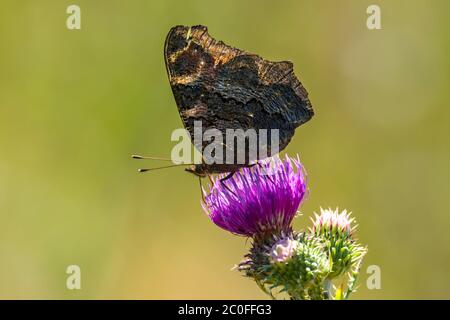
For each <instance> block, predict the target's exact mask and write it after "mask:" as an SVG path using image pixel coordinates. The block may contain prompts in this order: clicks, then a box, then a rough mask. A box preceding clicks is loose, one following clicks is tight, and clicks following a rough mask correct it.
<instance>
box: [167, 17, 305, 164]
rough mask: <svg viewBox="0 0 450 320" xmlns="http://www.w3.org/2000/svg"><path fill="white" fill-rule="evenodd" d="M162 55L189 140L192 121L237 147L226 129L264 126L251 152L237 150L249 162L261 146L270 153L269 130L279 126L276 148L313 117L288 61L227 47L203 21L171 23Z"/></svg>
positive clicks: (245, 129) (301, 87) (282, 145)
mask: <svg viewBox="0 0 450 320" xmlns="http://www.w3.org/2000/svg"><path fill="white" fill-rule="evenodd" d="M164 56H165V61H166V68H167V73H168V76H169V81H170V84H171V87H172V91H173V94H174V97H175V100H176V103H177V106H178V110H179V112H180V116H181V119H182V121H183V124H184V126H185V128H186V129H187V130H188V131H189V133H190V135H191V139H192V140H193V141H194V124H195V121H201V124H202V132H205V131H206V130H209V129H214V130H218V131H219V132H221V133H222V136H223V141H224V144H225V146H224V148H225V149H233V150H236V152H238V150H237V147H236V146H235V145H234V143H233V145H230V143H228V144H226V141H227V129H233V130H236V129H242V130H243V131H248V130H249V129H254V130H256V132H257V133H258V134H259V132H260V130H261V129H266V130H268V131H267V137H264V139H259V138H261V136H260V135H258V139H259V140H260V141H258V143H257V145H256V148H257V150H256V153H252V152H250V151H251V149H252V146H250V145H249V144H247V145H246V147H245V150H240V152H242V151H243V152H244V153H245V154H246V162H250V161H253V160H256V159H257V158H260V151H261V149H264V151H265V152H267V155H268V156H270V155H272V149H274V148H273V146H272V145H271V132H272V131H271V129H277V130H278V135H279V147H278V150H277V151H281V150H283V149H284V148H285V147H286V146H287V145H288V143H289V141H290V140H291V138H292V136H293V135H294V131H295V128H297V127H298V126H300V125H301V124H303V123H305V122H306V121H308V120H309V119H310V118H311V117H312V116H313V109H312V106H311V103H310V101H309V99H308V94H307V92H306V90H305V89H304V88H303V86H302V85H301V83H300V81H299V80H298V79H297V78H296V76H295V75H294V72H293V66H292V63H291V62H287V61H283V62H270V61H266V60H264V59H262V58H261V57H259V56H257V55H255V54H251V53H248V52H245V51H242V50H239V49H236V48H233V47H230V46H227V45H226V44H224V43H223V42H221V41H216V40H214V39H213V38H212V37H211V36H210V35H209V34H208V32H207V28H206V27H204V26H194V27H184V26H177V27H174V28H172V29H171V30H170V32H169V34H168V36H167V39H166V44H165V52H164ZM247 138H248V137H247ZM230 141H231V140H230ZM233 141H234V140H233ZM209 143H210V142H209V141H203V143H202V144H201V145H196V147H197V148H198V149H199V150H200V151H201V150H203V148H205V147H206V146H207V145H208V144H209ZM274 150H276V149H274ZM253 151H255V150H253ZM255 154H256V156H255Z"/></svg>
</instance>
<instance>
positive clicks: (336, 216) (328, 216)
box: [311, 208, 355, 237]
mask: <svg viewBox="0 0 450 320" xmlns="http://www.w3.org/2000/svg"><path fill="white" fill-rule="evenodd" d="M314 215H315V219H313V227H312V229H311V232H312V233H315V234H329V235H333V234H338V235H340V236H342V237H350V236H351V235H352V232H353V230H354V228H355V227H353V226H352V223H353V222H354V220H355V219H354V218H352V217H350V215H351V213H347V210H344V211H342V212H341V213H339V210H338V209H337V208H336V210H334V211H333V210H331V209H325V210H324V209H322V208H320V215H318V214H317V213H314Z"/></svg>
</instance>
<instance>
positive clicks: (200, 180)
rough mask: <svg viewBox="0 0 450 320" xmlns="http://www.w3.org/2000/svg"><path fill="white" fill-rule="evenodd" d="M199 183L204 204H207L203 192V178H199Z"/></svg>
mask: <svg viewBox="0 0 450 320" xmlns="http://www.w3.org/2000/svg"><path fill="white" fill-rule="evenodd" d="M198 183H199V186H200V194H201V196H202V201H203V203H205V195H204V194H203V190H202V178H200V177H198Z"/></svg>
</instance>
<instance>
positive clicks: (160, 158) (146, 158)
mask: <svg viewBox="0 0 450 320" xmlns="http://www.w3.org/2000/svg"><path fill="white" fill-rule="evenodd" d="M131 158H133V159H138V160H162V161H172V159H169V158H162V157H148V156H140V155H137V154H133V155H132V156H131Z"/></svg>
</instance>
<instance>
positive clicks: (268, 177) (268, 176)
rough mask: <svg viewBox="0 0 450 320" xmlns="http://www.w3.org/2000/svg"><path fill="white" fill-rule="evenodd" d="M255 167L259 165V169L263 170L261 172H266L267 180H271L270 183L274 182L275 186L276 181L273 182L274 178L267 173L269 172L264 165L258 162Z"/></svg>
mask: <svg viewBox="0 0 450 320" xmlns="http://www.w3.org/2000/svg"><path fill="white" fill-rule="evenodd" d="M253 165H258V167H260V168H261V170H263V171H264V172H265V175H266V177H267V179H269V181H270V182H272V183H273V184H275V182H274V181H273V180H272V178H271V177H270V174H269V173H267V172H266V171H267V169H266V168H264V167H263V166H262V164H261V163H259V162H258V161H257V162H256V163H254V164H253Z"/></svg>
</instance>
